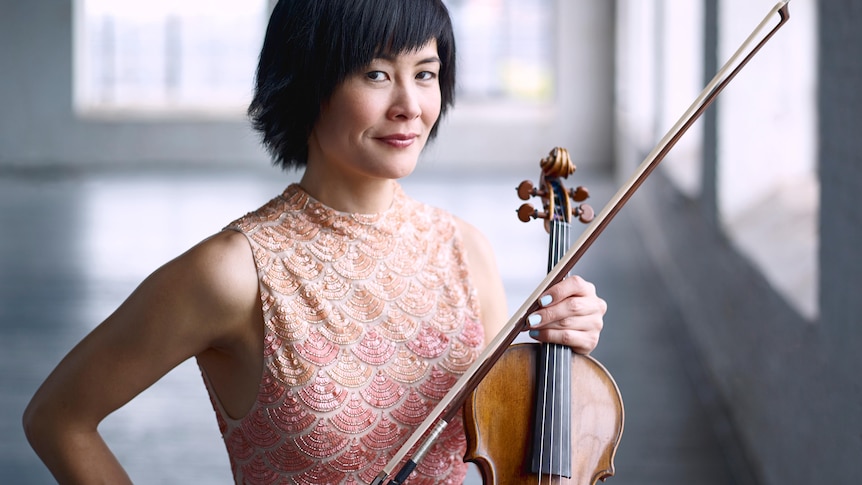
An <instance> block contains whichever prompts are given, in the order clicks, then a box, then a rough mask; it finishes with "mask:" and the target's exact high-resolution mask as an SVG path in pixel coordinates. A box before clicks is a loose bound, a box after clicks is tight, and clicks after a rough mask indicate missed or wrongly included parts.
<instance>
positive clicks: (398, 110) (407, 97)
mask: <svg viewBox="0 0 862 485" xmlns="http://www.w3.org/2000/svg"><path fill="white" fill-rule="evenodd" d="M420 97H421V94H420V93H419V88H418V87H417V86H413V85H411V84H402V83H399V84H398V85H397V86H395V87H394V88H393V92H392V102H391V104H390V107H389V117H390V118H392V119H403V120H412V119H415V118H418V117H419V116H420V115H421V114H422V106H421V103H420Z"/></svg>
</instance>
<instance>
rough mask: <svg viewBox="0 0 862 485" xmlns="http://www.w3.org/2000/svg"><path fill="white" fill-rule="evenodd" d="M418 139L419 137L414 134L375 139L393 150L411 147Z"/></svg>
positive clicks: (398, 134)
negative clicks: (393, 148)
mask: <svg viewBox="0 0 862 485" xmlns="http://www.w3.org/2000/svg"><path fill="white" fill-rule="evenodd" d="M418 137H419V135H417V134H416V133H393V134H391V135H386V136H381V137H378V138H377V139H378V140H380V141H382V142H383V143H386V144H387V145H390V146H393V147H395V148H406V147H409V146H410V145H412V144H413V142H414V141H416V139H417V138H418Z"/></svg>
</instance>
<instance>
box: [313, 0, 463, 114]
mask: <svg viewBox="0 0 862 485" xmlns="http://www.w3.org/2000/svg"><path fill="white" fill-rule="evenodd" d="M334 3H335V8H336V9H339V10H342V11H341V12H339V14H338V15H336V16H334V17H335V18H334V19H333V20H335V21H336V22H337V24H335V25H332V27H333V31H332V32H330V37H329V38H330V39H332V44H331V45H330V49H331V54H332V55H331V56H330V57H329V60H330V61H333V60H336V59H337V60H338V61H340V62H337V63H333V62H330V64H329V66H328V67H329V69H335V70H336V72H333V71H332V70H330V72H329V73H328V74H329V75H327V76H324V77H325V78H328V79H331V80H334V81H335V85H337V84H338V83H339V82H341V81H343V80H344V78H345V77H347V76H348V75H350V74H353V73H354V72H356V71H357V70H360V69H363V68H364V67H366V66H367V65H368V64H369V63H371V61H372V60H374V59H375V58H377V57H395V56H397V55H399V54H403V53H406V52H411V51H416V50H418V49H420V48H421V47H422V46H424V45H425V44H427V43H428V42H429V41H431V40H436V41H437V51H438V56H439V57H440V60H441V62H442V68H443V69H445V70H454V67H455V66H454V64H455V59H454V39H452V34H451V32H452V25H451V22H450V20H449V13H448V11H447V10H446V7H445V6H444V5H443V3H442V2H441V1H439V0H396V1H393V0H353V1H350V0H347V1H340V2H334ZM322 33H323V32H321V34H322ZM441 87H442V83H441ZM333 88H334V86H333ZM327 94H331V93H327ZM444 99H445V97H444Z"/></svg>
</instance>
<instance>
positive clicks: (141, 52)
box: [74, 0, 269, 115]
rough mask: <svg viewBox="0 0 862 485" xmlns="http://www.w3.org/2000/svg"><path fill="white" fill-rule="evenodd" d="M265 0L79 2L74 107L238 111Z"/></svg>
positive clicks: (246, 95)
mask: <svg viewBox="0 0 862 485" xmlns="http://www.w3.org/2000/svg"><path fill="white" fill-rule="evenodd" d="M268 13H269V7H268V2H267V0H242V1H238V0H206V1H204V0H182V1H179V2H178V1H173V0H148V1H147V2H141V1H138V0H78V1H77V2H76V11H75V43H74V44H75V77H74V79H75V97H74V99H75V108H76V111H77V112H79V113H83V114H88V113H94V112H95V113H98V112H102V113H111V112H114V113H120V114H122V113H124V112H125V113H137V114H146V113H158V114H160V115H161V114H166V113H171V112H179V113H182V112H196V113H201V114H204V113H219V112H228V113H240V114H242V113H244V112H245V108H246V106H247V105H248V102H249V100H250V99H251V92H252V86H253V84H252V81H253V78H254V69H255V65H256V60H257V55H258V52H259V50H260V45H261V42H262V40H263V32H264V30H265V28H266V20H267V15H268Z"/></svg>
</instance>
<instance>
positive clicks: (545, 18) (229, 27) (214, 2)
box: [74, 0, 555, 119]
mask: <svg viewBox="0 0 862 485" xmlns="http://www.w3.org/2000/svg"><path fill="white" fill-rule="evenodd" d="M445 3H446V4H447V6H448V8H449V9H450V12H451V15H452V18H453V27H454V29H455V35H456V38H457V41H458V58H459V61H458V68H459V83H458V90H459V99H463V100H466V101H478V102H488V101H494V102H496V101H500V100H516V101H527V102H547V101H550V100H551V98H552V96H553V89H554V87H553V74H554V73H553V59H554V29H553V25H554V23H553V22H554V15H553V12H554V4H555V0H445ZM270 7H271V2H270V1H268V0H242V1H240V0H207V1H204V0H182V1H174V0H149V1H147V2H141V1H140V0H77V1H76V2H75V30H74V52H75V58H74V66H75V67H74V70H75V72H74V85H75V87H74V104H75V111H76V112H77V113H78V114H79V115H83V116H97V117H98V116H107V117H112V116H113V117H120V118H125V117H141V116H143V117H147V116H151V117H155V118H159V119H162V118H165V117H171V116H176V115H179V116H186V115H194V116H196V117H207V116H216V117H224V116H227V117H241V116H243V115H244V113H245V109H246V107H247V106H248V103H249V101H250V100H251V95H252V88H253V79H254V71H255V67H256V63H257V57H258V53H259V52H260V46H261V44H262V42H263V34H264V32H265V30H266V23H267V20H268V17H269V12H270Z"/></svg>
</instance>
